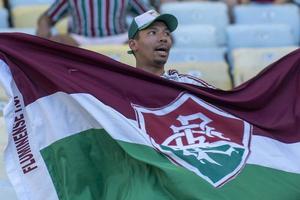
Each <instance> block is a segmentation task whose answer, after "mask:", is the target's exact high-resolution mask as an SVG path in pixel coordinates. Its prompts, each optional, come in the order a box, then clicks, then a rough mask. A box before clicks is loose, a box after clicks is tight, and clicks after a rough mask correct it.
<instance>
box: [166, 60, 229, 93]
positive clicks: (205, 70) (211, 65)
mask: <svg viewBox="0 0 300 200" xmlns="http://www.w3.org/2000/svg"><path fill="white" fill-rule="evenodd" d="M166 69H176V70H178V71H179V73H182V74H189V75H192V76H195V77H198V78H200V79H203V80H205V81H206V82H207V83H209V84H211V85H213V86H215V87H217V88H220V89H223V90H229V89H231V81H230V78H229V75H228V65H227V63H226V62H224V61H216V62H183V63H176V64H167V66H166Z"/></svg>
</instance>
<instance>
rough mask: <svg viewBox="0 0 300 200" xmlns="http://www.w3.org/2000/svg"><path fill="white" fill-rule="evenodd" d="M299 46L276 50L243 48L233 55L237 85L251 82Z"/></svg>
mask: <svg viewBox="0 0 300 200" xmlns="http://www.w3.org/2000/svg"><path fill="white" fill-rule="evenodd" d="M297 48H298V47H297V46H289V47H275V48H259V49H258V48H241V49H235V50H234V51H233V52H232V54H233V65H234V79H235V85H236V86H238V85H240V84H241V83H243V82H245V81H247V80H249V79H250V78H252V77H254V76H255V75H257V74H258V73H259V72H260V71H261V70H263V69H264V68H265V67H266V66H268V65H269V64H271V63H273V62H275V61H276V60H278V59H279V58H281V57H283V56H284V55H286V54H288V53H290V52H292V51H293V50H295V49H297Z"/></svg>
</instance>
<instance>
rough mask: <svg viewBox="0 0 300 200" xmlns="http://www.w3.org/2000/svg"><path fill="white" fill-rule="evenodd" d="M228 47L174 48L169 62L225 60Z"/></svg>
mask: <svg viewBox="0 0 300 200" xmlns="http://www.w3.org/2000/svg"><path fill="white" fill-rule="evenodd" d="M225 53H226V48H223V47H215V48H198V49H196V48H189V49H188V48H173V49H172V50H171V52H170V55H169V59H168V63H184V62H216V61H222V62H225Z"/></svg>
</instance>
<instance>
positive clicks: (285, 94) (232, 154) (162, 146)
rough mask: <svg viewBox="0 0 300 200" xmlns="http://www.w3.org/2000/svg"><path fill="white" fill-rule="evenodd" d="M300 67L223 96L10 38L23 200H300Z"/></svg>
mask: <svg viewBox="0 0 300 200" xmlns="http://www.w3.org/2000/svg"><path fill="white" fill-rule="evenodd" d="M299 66H300V50H296V51H294V52H292V53H291V54H289V55H287V56H285V57H283V58H282V59H280V60H279V61H277V62H275V63H273V64H272V65H271V66H269V67H268V68H266V69H265V70H264V71H263V72H261V73H260V74H259V75H258V76H256V77H255V78H253V79H251V80H250V81H248V82H246V83H245V84H243V85H241V86H240V87H238V88H235V89H233V90H231V91H222V90H218V89H216V90H214V89H210V88H202V87H197V86H193V85H189V84H183V83H177V82H173V81H170V80H166V79H163V78H161V77H157V76H154V75H151V74H149V73H146V72H144V71H142V70H139V69H135V68H133V67H130V66H126V65H125V64H122V63H119V62H117V61H114V60H112V59H110V58H108V57H105V56H102V55H100V54H97V53H94V52H90V51H86V50H83V49H79V48H73V47H69V46H64V45H61V44H58V43H55V42H51V41H47V40H44V39H41V38H38V37H34V36H29V35H25V34H8V33H2V34H0V83H1V84H2V85H3V87H4V89H5V90H6V92H7V95H8V96H9V98H10V100H9V103H8V105H7V106H6V107H5V109H4V117H5V119H6V124H7V132H8V134H9V135H8V137H9V143H8V146H7V148H6V151H5V162H6V168H7V173H8V176H9V178H10V180H11V182H12V184H13V186H14V188H15V190H16V192H17V195H18V197H19V198H20V199H24V200H41V199H47V200H57V199H60V200H89V199H107V200H113V199H116V200H123V199H125V200H135V199H143V200H144V199H151V200H152V199H162V200H165V199H180V200H188V199H199V200H220V199H222V200H239V199H243V200H248V199H249V200H250V199H251V200H252V199H264V200H283V199H284V200H299V199H300V187H299V183H300V161H299V160H300V95H299V94H300V67H299Z"/></svg>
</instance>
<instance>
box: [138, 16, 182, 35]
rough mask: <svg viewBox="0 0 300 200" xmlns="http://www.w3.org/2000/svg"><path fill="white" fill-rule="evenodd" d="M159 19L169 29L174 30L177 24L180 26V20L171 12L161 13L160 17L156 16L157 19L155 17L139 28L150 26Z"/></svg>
mask: <svg viewBox="0 0 300 200" xmlns="http://www.w3.org/2000/svg"><path fill="white" fill-rule="evenodd" d="M157 21H162V22H164V23H165V24H166V26H167V27H168V29H169V30H170V31H171V32H173V31H174V30H175V29H176V28H177V26H178V21H177V18H176V17H175V16H174V15H171V14H161V15H159V16H158V17H156V18H155V19H153V20H152V21H151V22H149V23H147V24H145V25H144V26H142V27H140V28H139V30H143V29H146V28H148V27H149V26H150V25H151V24H153V23H154V22H157Z"/></svg>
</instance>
